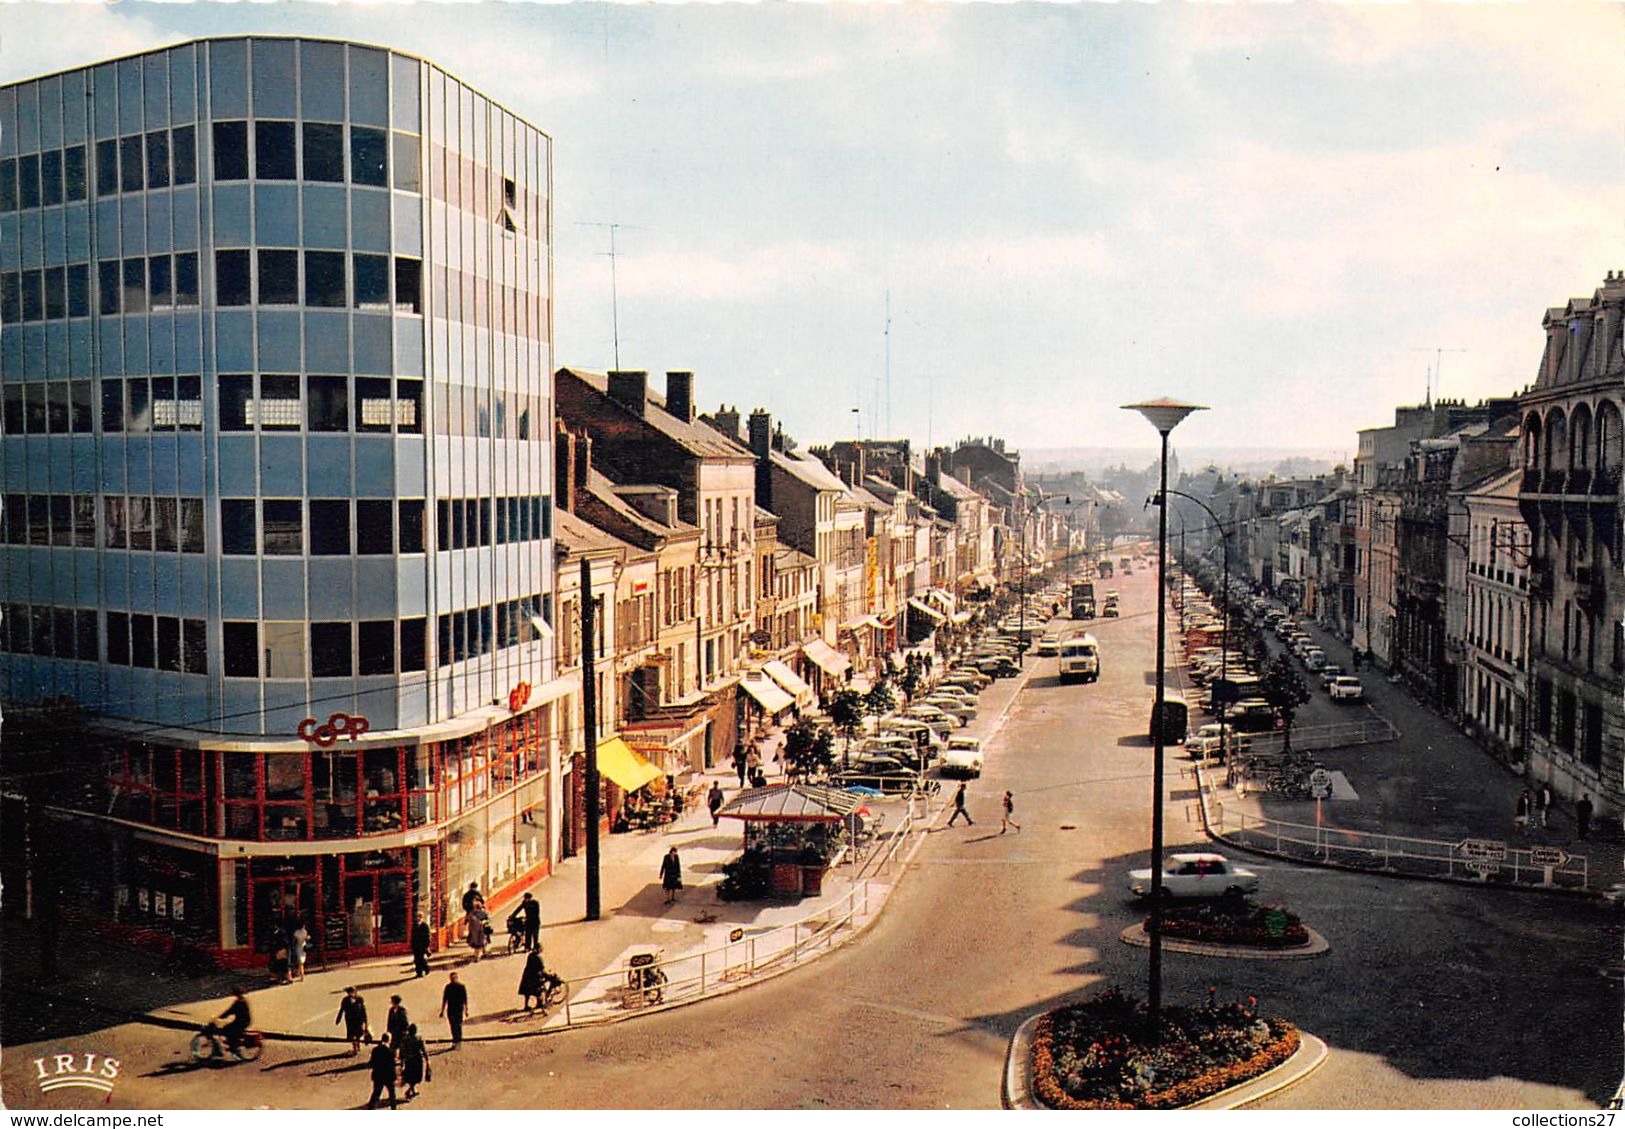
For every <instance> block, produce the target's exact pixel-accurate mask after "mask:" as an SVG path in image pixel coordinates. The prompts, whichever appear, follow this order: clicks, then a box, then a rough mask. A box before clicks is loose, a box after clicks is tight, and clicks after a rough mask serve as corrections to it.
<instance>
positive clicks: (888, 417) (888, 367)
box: [886, 287, 893, 436]
mask: <svg viewBox="0 0 1625 1129" xmlns="http://www.w3.org/2000/svg"><path fill="white" fill-rule="evenodd" d="M886 434H887V436H890V435H892V434H893V432H892V429H891V288H890V287H887V288H886Z"/></svg>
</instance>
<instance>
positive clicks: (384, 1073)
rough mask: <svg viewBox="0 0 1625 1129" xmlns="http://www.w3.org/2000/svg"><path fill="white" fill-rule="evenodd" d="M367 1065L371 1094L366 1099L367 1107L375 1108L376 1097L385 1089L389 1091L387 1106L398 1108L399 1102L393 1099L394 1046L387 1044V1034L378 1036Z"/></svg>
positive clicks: (376, 1106)
mask: <svg viewBox="0 0 1625 1129" xmlns="http://www.w3.org/2000/svg"><path fill="white" fill-rule="evenodd" d="M367 1066H368V1068H369V1069H370V1070H371V1072H372V1096H371V1097H369V1098H368V1099H367V1108H368V1109H377V1108H378V1097H379V1095H380V1094H382V1093H384V1092H385V1091H386V1090H387V1091H388V1092H389V1108H390V1109H398V1108H400V1103H399V1102H397V1101H396V1099H395V1048H394V1047H392V1046H390V1045H389V1036H388V1035H380V1036H378V1045H377V1046H376V1047H374V1048H372V1057H371V1058H370V1059H368V1060H367Z"/></svg>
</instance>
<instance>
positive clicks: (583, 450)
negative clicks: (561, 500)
mask: <svg viewBox="0 0 1625 1129" xmlns="http://www.w3.org/2000/svg"><path fill="white" fill-rule="evenodd" d="M572 477H573V478H574V479H575V490H576V494H577V496H578V497H579V495H581V494H583V493H585V492H586V489H587V482H588V480H589V479H590V478H591V477H592V436H591V435H588V434H587V433H586V432H585V431H583V432H582V433H581V434H580V435H577V436H576V437H575V473H574V475H573V476H572ZM570 509H571V512H572V513H573V512H574V511H575V506H574V505H572V506H571V507H570Z"/></svg>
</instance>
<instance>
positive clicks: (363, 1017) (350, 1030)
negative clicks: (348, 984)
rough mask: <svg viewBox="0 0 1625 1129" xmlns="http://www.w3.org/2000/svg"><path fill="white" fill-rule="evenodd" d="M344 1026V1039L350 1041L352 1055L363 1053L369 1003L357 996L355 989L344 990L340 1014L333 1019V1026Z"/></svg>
mask: <svg viewBox="0 0 1625 1129" xmlns="http://www.w3.org/2000/svg"><path fill="white" fill-rule="evenodd" d="M340 1023H342V1024H344V1037H345V1038H346V1039H348V1040H350V1053H351V1054H352V1055H358V1054H360V1053H361V1043H362V1040H364V1039H366V1038H367V1001H366V1000H364V999H362V998H361V997H360V996H359V995H357V994H356V990H355V989H354V988H346V989H344V998H343V999H342V1000H340V1001H339V1013H338V1014H337V1015H336V1016H334V1017H333V1026H335V1027H337V1026H338V1025H339V1024H340Z"/></svg>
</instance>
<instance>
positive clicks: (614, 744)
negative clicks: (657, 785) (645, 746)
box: [598, 737, 662, 792]
mask: <svg viewBox="0 0 1625 1129" xmlns="http://www.w3.org/2000/svg"><path fill="white" fill-rule="evenodd" d="M598 771H599V772H600V773H601V774H602V775H604V776H607V777H609V778H610V779H611V780H613V781H615V783H617V784H619V785H620V786H621V788H622V790H623V791H627V792H636V791H637V790H638V789H639V788H641V787H643V786H644V785H645V784H647V783H649V781H651V780H658V779H659V778H660V776H661V775H662V773H661V771H660V769H658V768H656V767H655V766H654V765H653V764H651V763H649V761H647V760H645V759H644V758H643V755H642V754H641V753H639V752H638V751H637V750H636V749H634V748H633V747H632V746H631V745H628V744H627V743H626V742H625V741H623V740H621V739H620V738H619V737H611V738H610V739H609V740H607V741H600V742H598Z"/></svg>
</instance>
